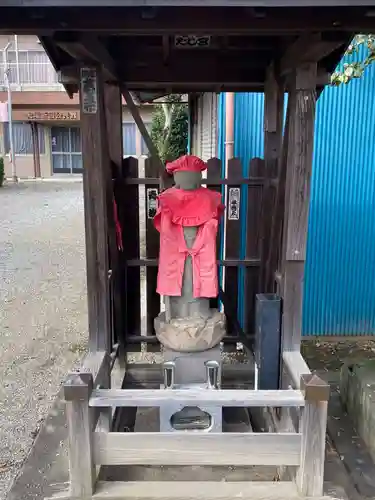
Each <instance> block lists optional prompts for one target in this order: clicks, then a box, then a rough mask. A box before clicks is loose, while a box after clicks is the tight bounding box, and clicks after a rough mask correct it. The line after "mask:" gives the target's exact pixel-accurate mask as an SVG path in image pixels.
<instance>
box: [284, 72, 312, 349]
mask: <svg viewBox="0 0 375 500" xmlns="http://www.w3.org/2000/svg"><path fill="white" fill-rule="evenodd" d="M316 72H317V65H316V64H307V65H305V66H302V67H300V68H297V70H296V72H295V74H294V75H293V81H292V82H291V88H290V93H289V98H290V99H291V108H290V111H291V124H290V130H289V141H288V142H289V147H288V164H287V172H286V187H285V216H284V228H283V243H282V270H281V273H282V283H281V293H282V297H283V350H299V349H300V343H301V330H302V299H303V276H304V264H305V259H306V243H307V224H308V213H309V203H310V183H311V171H312V160H313V141H314V120H315V106H316Z"/></svg>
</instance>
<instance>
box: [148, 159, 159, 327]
mask: <svg viewBox="0 0 375 500" xmlns="http://www.w3.org/2000/svg"><path fill="white" fill-rule="evenodd" d="M158 176H159V164H158V160H157V159H155V158H147V159H146V161H145V177H146V178H147V177H158ZM145 191H146V193H145V203H146V210H145V217H146V221H145V224H146V258H148V259H157V258H158V257H159V239H160V238H159V233H158V232H157V231H156V229H155V227H154V222H153V219H154V216H155V214H156V208H157V200H156V196H157V195H158V194H159V190H158V186H155V184H153V185H152V184H146V185H145ZM157 275H158V268H157V267H150V266H149V267H148V268H147V269H146V296H147V299H146V300H147V335H155V330H154V319H155V318H156V316H157V315H158V314H159V312H160V296H159V295H158V294H157V293H156V282H157Z"/></svg>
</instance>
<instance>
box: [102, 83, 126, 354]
mask: <svg viewBox="0 0 375 500" xmlns="http://www.w3.org/2000/svg"><path fill="white" fill-rule="evenodd" d="M104 104H105V115H106V124H107V140H108V151H109V157H110V161H111V165H109V168H108V169H107V171H106V174H107V175H106V177H107V209H108V233H109V260H110V268H111V291H112V304H113V306H112V307H113V323H112V328H113V329H114V339H113V340H114V341H115V342H119V344H120V346H121V355H120V359H121V360H123V357H124V355H125V354H124V335H125V332H124V307H123V304H122V293H123V291H124V280H125V270H124V269H123V266H122V259H121V257H120V251H119V249H118V245H117V238H116V226H115V219H114V201H115V199H116V194H115V186H116V183H118V182H119V179H120V178H121V176H122V159H123V144H122V96H121V91H120V88H119V87H118V86H115V85H108V84H105V85H104Z"/></svg>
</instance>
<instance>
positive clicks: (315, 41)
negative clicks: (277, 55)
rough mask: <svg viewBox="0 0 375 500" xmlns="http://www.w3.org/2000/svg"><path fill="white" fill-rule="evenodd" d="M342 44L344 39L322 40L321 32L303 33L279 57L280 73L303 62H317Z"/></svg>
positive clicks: (283, 73)
mask: <svg viewBox="0 0 375 500" xmlns="http://www.w3.org/2000/svg"><path fill="white" fill-rule="evenodd" d="M343 45H345V39H343V40H340V41H325V40H322V35H321V33H307V34H304V35H302V36H300V37H299V38H298V39H297V40H296V41H295V42H294V43H293V44H291V45H290V46H289V47H288V49H287V51H286V52H285V54H284V56H283V57H282V58H281V61H280V63H279V69H280V74H281V75H285V74H286V73H288V72H291V71H293V69H295V68H297V67H298V66H301V65H302V64H304V63H314V62H319V61H320V60H321V59H324V58H325V57H327V56H328V55H329V54H331V53H332V52H334V51H335V50H336V49H338V48H339V47H340V46H343Z"/></svg>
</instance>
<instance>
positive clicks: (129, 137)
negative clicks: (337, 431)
mask: <svg viewBox="0 0 375 500" xmlns="http://www.w3.org/2000/svg"><path fill="white" fill-rule="evenodd" d="M135 135H136V128H135V123H123V124H122V140H123V150H124V152H123V154H124V156H135V155H136V154H137V147H136V140H135Z"/></svg>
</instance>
